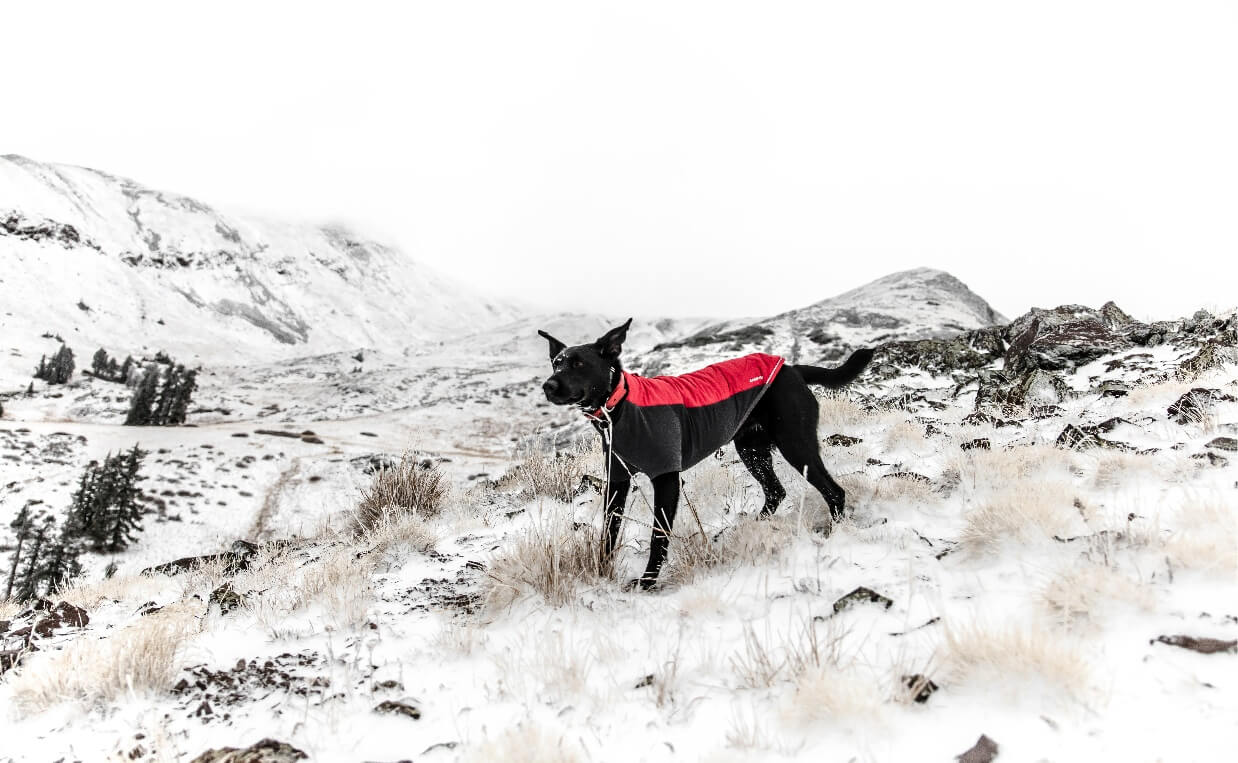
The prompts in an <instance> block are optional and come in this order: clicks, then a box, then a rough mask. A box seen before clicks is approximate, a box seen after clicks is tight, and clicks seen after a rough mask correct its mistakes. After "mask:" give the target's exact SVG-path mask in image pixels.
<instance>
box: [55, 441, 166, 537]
mask: <svg viewBox="0 0 1238 763" xmlns="http://www.w3.org/2000/svg"><path fill="white" fill-rule="evenodd" d="M145 457H146V451H144V450H142V449H141V448H139V447H138V446H137V445H134V446H133V448H132V449H131V450H129V451H127V452H124V453H117V454H116V455H112V454H111V453H109V454H108V455H107V457H106V458H104V460H103V463H102V464H91V465H89V466H87V467H86V471H85V472H83V473H82V476H81V479H80V480H79V481H78V488H77V490H76V491H75V492H74V494H73V503H72V505H71V506H70V507H69V515H68V518H67V519H66V521H65V533H66V537H67V538H73V539H81V540H83V541H86V542H87V543H89V544H90V547H91V548H92V549H93V550H95V551H104V552H108V553H115V552H117V551H124V550H125V549H126V548H128V546H129V544H130V543H133V542H134V541H135V540H137V534H138V533H140V532H141V531H142V514H143V511H144V509H143V500H144V495H143V493H142V489H141V488H140V487H139V486H138V482H140V481H141V480H142V476H141V474H140V471H141V468H142V459H143V458H145Z"/></svg>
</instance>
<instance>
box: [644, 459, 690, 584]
mask: <svg viewBox="0 0 1238 763" xmlns="http://www.w3.org/2000/svg"><path fill="white" fill-rule="evenodd" d="M678 509H679V472H670V473H669V474H662V475H659V476H657V477H654V478H653V533H652V535H651V537H650V538H649V564H648V565H647V566H646V567H645V574H644V575H641V577H640V580H637V581H634V582H636V583H637V584H639V585H640V587H641V588H643V589H645V590H648V589H650V588H652V587H653V584H654V583H656V582H658V572H659V571H660V570H661V569H662V562H664V561H666V549H667V547H668V546H669V545H670V536H671V528H673V527H674V526H675V512H676V511H677V510H678Z"/></svg>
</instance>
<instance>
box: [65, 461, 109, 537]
mask: <svg viewBox="0 0 1238 763" xmlns="http://www.w3.org/2000/svg"><path fill="white" fill-rule="evenodd" d="M108 455H109V457H110V456H111V454H108ZM98 492H99V478H98V472H97V471H96V469H95V468H94V464H90V465H88V466H87V467H86V470H85V471H84V472H82V476H81V479H79V480H78V481H77V490H76V491H74V493H73V498H72V501H73V502H72V503H71V504H69V513H68V514H67V515H66V517H65V528H66V529H68V530H69V532H71V533H73V534H74V535H75V536H77V537H86V536H88V535H89V534H90V531H91V528H93V527H94V526H95V524H96V522H97V520H98V517H97V513H98V511H97V508H98Z"/></svg>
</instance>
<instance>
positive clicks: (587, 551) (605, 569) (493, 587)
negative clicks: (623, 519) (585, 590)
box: [485, 510, 614, 607]
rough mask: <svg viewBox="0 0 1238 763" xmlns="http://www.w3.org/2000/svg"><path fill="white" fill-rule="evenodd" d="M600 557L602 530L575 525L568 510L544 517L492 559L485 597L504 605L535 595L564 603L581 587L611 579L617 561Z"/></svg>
mask: <svg viewBox="0 0 1238 763" xmlns="http://www.w3.org/2000/svg"><path fill="white" fill-rule="evenodd" d="M601 557H602V535H601V530H600V529H599V528H597V527H594V526H592V525H587V526H579V525H577V524H576V523H575V522H573V521H572V516H571V513H570V510H566V511H563V510H560V511H559V512H556V513H552V514H550V515H549V516H546V515H543V517H542V519H541V520H540V521H538V522H536V523H535V524H534V525H533V526H532V527H530V528H529V529H528V530H526V531H525V532H524V533H523V534H521V535H520V536H519V537H517V538H516V539H514V540H512V541H510V542H508V543H506V544H505V545H504V547H503V549H501V550H500V551H499V552H498V553H497V554H496V555H495V556H494V557H493V558H492V559H491V561H490V565H489V576H488V584H487V591H486V594H485V600H486V602H487V603H488V605H490V606H498V607H503V606H507V605H509V604H511V603H512V602H513V601H515V600H516V599H518V598H520V597H521V596H523V595H526V594H532V595H535V596H540V597H541V598H542V599H544V600H545V601H546V603H547V604H550V605H551V606H555V607H558V606H562V605H563V604H566V603H567V602H569V601H571V600H572V598H573V596H574V595H575V593H576V590H577V588H578V587H580V586H582V585H594V584H597V583H599V582H601V581H602V580H610V579H612V578H613V575H614V565H613V562H612V561H607V562H605V563H603V561H602V558H601Z"/></svg>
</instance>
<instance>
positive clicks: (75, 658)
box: [13, 606, 195, 715]
mask: <svg viewBox="0 0 1238 763" xmlns="http://www.w3.org/2000/svg"><path fill="white" fill-rule="evenodd" d="M194 622H195V617H194V615H193V613H192V612H191V611H190V608H189V607H187V606H186V607H165V608H164V609H163V610H162V611H160V612H157V613H155V614H153V615H148V616H146V617H143V618H141V619H140V620H138V622H136V623H135V624H133V625H130V626H129V627H127V628H125V629H124V630H122V631H120V632H119V633H114V634H112V635H111V636H110V637H109V638H107V639H103V640H96V639H93V638H81V639H78V640H76V641H74V642H72V643H71V644H69V645H68V646H67V647H65V649H64V651H62V652H60V653H58V654H49V655H46V656H43V659H37V658H34V659H28V660H27V663H26V664H25V665H23V667H21V668H20V671H21V672H20V674H19V675H18V676H17V678H16V680H15V681H14V682H13V702H14V705H15V706H16V708H17V709H18V711H19V712H21V713H23V714H26V715H29V714H32V713H38V712H41V711H43V710H45V709H47V708H49V707H52V706H54V705H57V704H59V703H61V702H68V701H73V702H78V703H81V704H82V705H83V706H85V707H87V708H93V707H98V706H101V705H104V704H105V703H108V702H111V701H113V700H116V699H118V698H120V697H123V696H126V695H129V694H133V693H137V692H147V691H151V692H161V691H166V690H167V689H169V688H170V687H171V686H172V683H173V682H174V681H175V679H176V677H177V675H178V673H179V667H180V666H179V658H180V655H181V650H182V648H183V646H184V643H185V640H186V638H187V636H188V634H189V633H190V632H191V631H192V630H193V627H194Z"/></svg>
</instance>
